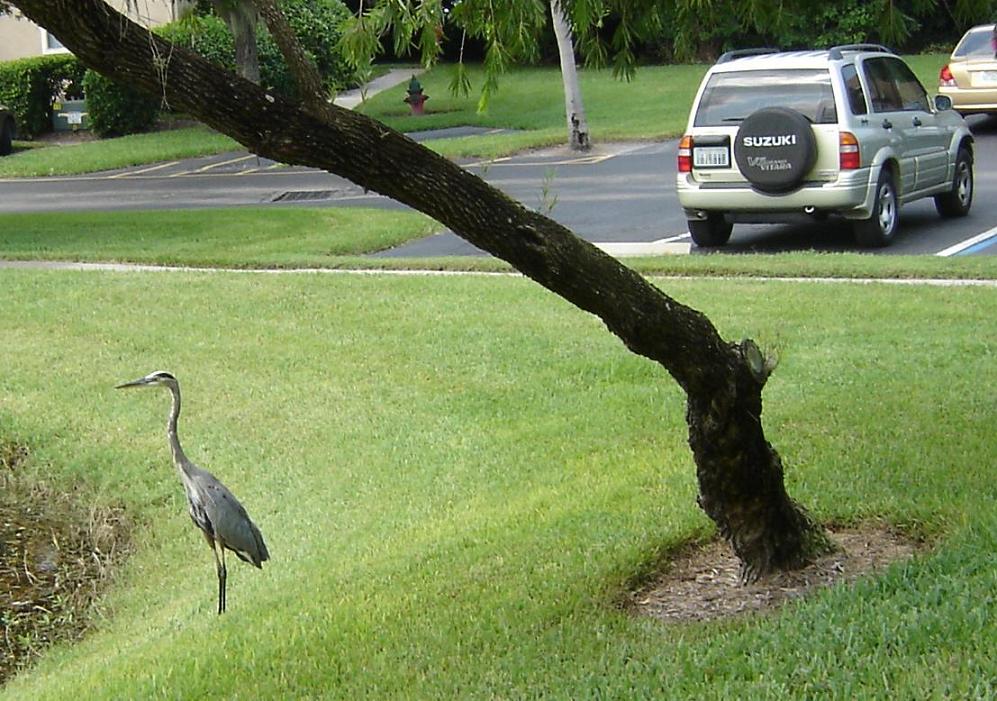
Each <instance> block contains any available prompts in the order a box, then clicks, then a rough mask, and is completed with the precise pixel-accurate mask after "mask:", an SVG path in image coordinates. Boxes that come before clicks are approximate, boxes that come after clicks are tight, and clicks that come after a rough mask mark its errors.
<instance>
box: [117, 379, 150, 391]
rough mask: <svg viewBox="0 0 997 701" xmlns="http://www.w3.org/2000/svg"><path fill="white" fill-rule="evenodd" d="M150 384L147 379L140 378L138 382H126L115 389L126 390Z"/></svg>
mask: <svg viewBox="0 0 997 701" xmlns="http://www.w3.org/2000/svg"><path fill="white" fill-rule="evenodd" d="M147 384H149V380H148V379H147V378H145V377H140V378H138V379H137V380H132V381H131V382H125V383H123V384H120V385H117V386H116V387H115V388H114V389H125V388H126V387H142V386H143V385H147Z"/></svg>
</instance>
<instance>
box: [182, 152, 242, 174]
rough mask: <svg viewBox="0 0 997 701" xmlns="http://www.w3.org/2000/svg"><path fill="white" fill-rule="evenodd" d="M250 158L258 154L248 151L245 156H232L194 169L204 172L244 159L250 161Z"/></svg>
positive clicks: (196, 171) (197, 171)
mask: <svg viewBox="0 0 997 701" xmlns="http://www.w3.org/2000/svg"><path fill="white" fill-rule="evenodd" d="M250 158H256V154H253V153H248V154H246V155H245V156H239V157H237V158H230V159H229V160H227V161H219V162H218V163H209V164H208V165H206V166H201V167H200V168H198V169H197V170H195V171H193V172H195V173H204V172H205V171H209V170H214V169H215V168H221V167H222V166H228V165H232V164H233V163H240V162H242V161H248V160H249V159H250Z"/></svg>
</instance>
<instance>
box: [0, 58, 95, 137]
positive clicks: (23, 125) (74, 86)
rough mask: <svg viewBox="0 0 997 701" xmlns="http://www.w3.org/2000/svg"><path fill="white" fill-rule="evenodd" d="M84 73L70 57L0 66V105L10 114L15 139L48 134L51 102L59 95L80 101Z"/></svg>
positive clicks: (33, 59)
mask: <svg viewBox="0 0 997 701" xmlns="http://www.w3.org/2000/svg"><path fill="white" fill-rule="evenodd" d="M84 70H85V69H84V67H83V66H82V65H81V64H80V62H79V61H77V60H76V57H74V56H72V55H69V54H57V55H53V56H38V57H36V58H24V59H19V60H16V61H4V62H2V63H0V103H2V104H4V105H5V106H6V107H7V108H9V109H10V110H11V111H13V113H14V118H15V119H16V120H17V131H18V135H19V136H21V137H22V138H23V137H32V136H37V135H38V134H42V133H44V132H47V131H51V129H52V102H53V101H54V100H55V99H56V98H57V97H60V96H62V95H65V97H68V98H79V97H80V96H81V94H82V91H83V88H82V86H83V73H84Z"/></svg>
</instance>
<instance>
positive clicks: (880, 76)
mask: <svg viewBox="0 0 997 701" xmlns="http://www.w3.org/2000/svg"><path fill="white" fill-rule="evenodd" d="M862 72H863V73H864V74H865V80H866V83H867V84H868V85H869V94H870V97H871V98H872V111H873V112H899V111H900V110H902V109H903V101H902V100H901V99H900V93H899V92H898V91H897V86H896V84H894V82H893V76H892V75H890V67H889V65H887V60H886V59H885V58H870V59H869V60H868V61H863V63H862Z"/></svg>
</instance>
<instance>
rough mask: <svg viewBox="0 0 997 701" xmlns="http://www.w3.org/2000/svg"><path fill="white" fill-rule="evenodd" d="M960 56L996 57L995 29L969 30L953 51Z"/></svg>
mask: <svg viewBox="0 0 997 701" xmlns="http://www.w3.org/2000/svg"><path fill="white" fill-rule="evenodd" d="M952 55H953V56H956V57H958V58H967V57H969V56H973V57H975V58H994V57H995V55H997V46H995V45H994V30H992V29H980V30H977V31H975V32H967V33H966V36H964V37H963V38H962V41H960V42H959V45H958V46H957V47H955V51H953V52H952Z"/></svg>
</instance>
